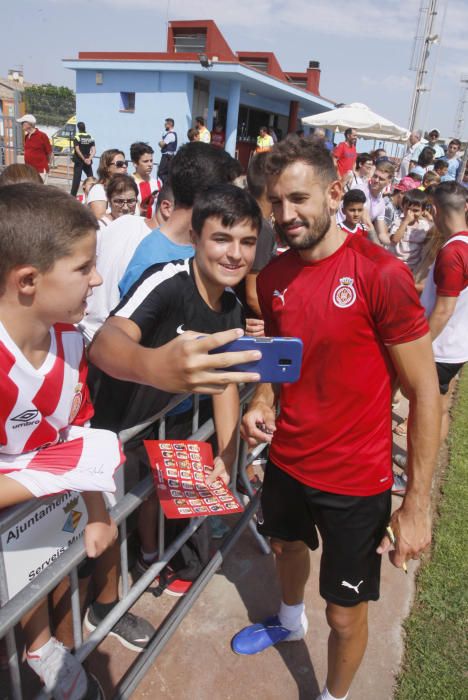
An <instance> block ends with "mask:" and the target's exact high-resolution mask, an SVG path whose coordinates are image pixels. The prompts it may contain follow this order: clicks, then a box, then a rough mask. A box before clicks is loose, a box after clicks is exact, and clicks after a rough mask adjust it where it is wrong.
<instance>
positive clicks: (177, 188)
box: [169, 141, 237, 207]
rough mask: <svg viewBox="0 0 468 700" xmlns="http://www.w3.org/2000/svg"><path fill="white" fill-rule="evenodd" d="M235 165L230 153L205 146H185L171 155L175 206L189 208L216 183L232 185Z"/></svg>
mask: <svg viewBox="0 0 468 700" xmlns="http://www.w3.org/2000/svg"><path fill="white" fill-rule="evenodd" d="M236 162H237V161H236V160H235V159H234V158H233V157H232V156H230V155H229V153H227V152H226V151H224V150H221V149H219V148H213V146H211V145H210V144H208V143H202V142H200V141H193V142H192V143H186V144H184V145H183V146H182V147H181V148H179V150H178V151H177V153H176V154H175V156H173V159H172V166H171V173H170V177H169V181H170V184H171V186H172V190H173V192H174V204H175V206H181V207H192V206H193V202H194V200H195V196H196V195H197V194H198V193H199V192H201V191H203V190H206V189H208V188H209V187H213V185H216V184H218V183H219V184H222V183H226V182H232V181H233V180H234V179H235V178H236V177H237V175H236V174H234V165H235V164H236Z"/></svg>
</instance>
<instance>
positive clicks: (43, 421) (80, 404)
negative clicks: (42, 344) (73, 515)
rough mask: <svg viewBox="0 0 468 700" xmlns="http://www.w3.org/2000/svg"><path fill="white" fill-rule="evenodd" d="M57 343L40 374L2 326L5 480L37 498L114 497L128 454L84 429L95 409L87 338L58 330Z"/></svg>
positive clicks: (0, 445) (0, 420) (109, 437)
mask: <svg viewBox="0 0 468 700" xmlns="http://www.w3.org/2000/svg"><path fill="white" fill-rule="evenodd" d="M50 339H51V342H50V349H49V352H48V354H47V357H46V359H45V360H44V362H43V364H42V366H41V367H39V368H37V369H36V368H35V367H33V366H32V365H31V363H30V362H29V361H28V360H27V359H26V357H25V356H24V355H23V353H22V352H21V350H20V349H19V348H18V347H17V345H16V344H15V342H14V341H13V340H12V338H11V337H10V336H9V334H8V333H7V331H6V329H5V327H4V326H3V325H2V324H1V323H0V386H1V387H2V398H1V402H0V473H3V474H7V475H8V476H9V477H11V478H13V479H16V480H17V481H18V482H20V483H21V484H23V486H25V487H26V488H28V489H29V490H30V491H31V493H32V494H33V495H35V496H46V495H50V494H54V493H60V492H62V491H66V490H69V489H70V490H78V491H114V490H115V484H114V480H113V474H114V472H115V470H116V469H117V467H118V466H119V465H120V464H122V463H123V461H124V460H123V455H122V451H121V449H120V444H119V441H118V438H117V436H116V435H115V434H114V433H112V432H109V431H107V430H95V429H92V428H88V427H87V426H85V424H86V423H87V421H88V420H89V419H90V418H91V416H92V415H93V408H92V405H91V402H90V399H89V393H88V388H87V386H86V377H87V364H86V357H85V354H84V344H83V339H82V336H81V334H80V333H79V332H78V331H77V330H76V328H75V327H74V326H72V325H66V324H57V325H55V326H53V327H52V328H51V329H50Z"/></svg>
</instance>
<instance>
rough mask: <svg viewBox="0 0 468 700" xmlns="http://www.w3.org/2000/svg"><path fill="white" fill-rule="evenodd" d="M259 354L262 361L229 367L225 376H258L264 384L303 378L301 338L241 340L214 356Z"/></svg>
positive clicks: (294, 380) (244, 338) (220, 349)
mask: <svg viewBox="0 0 468 700" xmlns="http://www.w3.org/2000/svg"><path fill="white" fill-rule="evenodd" d="M244 350H260V352H261V353H262V357H261V358H260V360H255V362H244V363H242V364H237V365H232V366H231V367H226V369H225V371H226V372H258V373H259V374H260V381H261V382H272V383H283V382H288V383H292V382H297V380H298V379H299V377H300V374H301V363H302V340H301V339H300V338H251V337H250V336H246V335H244V336H242V338H238V339H237V340H233V341H232V342H231V343H226V345H222V346H221V347H219V348H216V349H215V350H210V354H212V353H220V352H240V351H244Z"/></svg>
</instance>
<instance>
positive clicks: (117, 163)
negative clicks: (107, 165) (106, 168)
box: [112, 160, 128, 168]
mask: <svg viewBox="0 0 468 700" xmlns="http://www.w3.org/2000/svg"><path fill="white" fill-rule="evenodd" d="M112 165H115V167H116V168H126V167H127V165H128V160H115V161H114V162H113V163H112Z"/></svg>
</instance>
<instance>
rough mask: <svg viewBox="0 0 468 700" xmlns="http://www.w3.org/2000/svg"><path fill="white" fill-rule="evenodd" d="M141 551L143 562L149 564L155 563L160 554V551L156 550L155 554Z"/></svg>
mask: <svg viewBox="0 0 468 700" xmlns="http://www.w3.org/2000/svg"><path fill="white" fill-rule="evenodd" d="M140 551H141V556H142V559H143V561H144V562H146V563H147V564H150V563H151V562H153V561H154V560H155V559H157V558H158V554H159V552H158V550H156V551H155V552H144V551H143V550H140Z"/></svg>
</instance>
